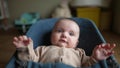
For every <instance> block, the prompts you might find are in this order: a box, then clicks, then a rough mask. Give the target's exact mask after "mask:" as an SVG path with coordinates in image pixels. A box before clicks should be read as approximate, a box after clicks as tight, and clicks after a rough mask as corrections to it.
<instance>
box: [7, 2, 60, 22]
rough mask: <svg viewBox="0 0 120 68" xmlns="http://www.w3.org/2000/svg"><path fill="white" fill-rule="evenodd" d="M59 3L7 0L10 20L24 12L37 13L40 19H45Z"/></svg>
mask: <svg viewBox="0 0 120 68" xmlns="http://www.w3.org/2000/svg"><path fill="white" fill-rule="evenodd" d="M59 3H60V0H8V9H9V15H10V20H11V21H14V20H15V19H16V18H18V17H19V16H20V15H21V14H22V13H24V12H39V13H40V16H41V18H46V17H48V16H49V15H50V14H51V12H52V11H53V9H54V8H55V7H56V6H57V5H58V4H59Z"/></svg>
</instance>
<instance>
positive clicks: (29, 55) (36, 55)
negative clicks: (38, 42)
mask: <svg viewBox="0 0 120 68" xmlns="http://www.w3.org/2000/svg"><path fill="white" fill-rule="evenodd" d="M40 51H41V47H40V46H39V47H37V48H36V49H33V47H32V46H26V47H22V48H18V49H17V58H18V59H19V60H21V61H33V62H38V61H39V59H40Z"/></svg>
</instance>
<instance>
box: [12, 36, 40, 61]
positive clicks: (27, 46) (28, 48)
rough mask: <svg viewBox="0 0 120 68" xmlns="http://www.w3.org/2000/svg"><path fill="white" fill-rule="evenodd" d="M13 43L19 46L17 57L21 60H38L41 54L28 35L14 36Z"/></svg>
mask: <svg viewBox="0 0 120 68" xmlns="http://www.w3.org/2000/svg"><path fill="white" fill-rule="evenodd" d="M13 44H14V46H15V47H16V48H17V57H18V59H20V60H21V61H35V62H37V61H38V57H39V55H38V54H37V55H36V52H35V51H34V49H33V41H32V39H31V38H28V37H27V36H19V37H14V39H13Z"/></svg>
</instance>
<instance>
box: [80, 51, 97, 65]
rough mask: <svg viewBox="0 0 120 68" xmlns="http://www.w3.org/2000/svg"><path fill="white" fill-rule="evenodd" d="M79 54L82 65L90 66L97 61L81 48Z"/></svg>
mask: <svg viewBox="0 0 120 68" xmlns="http://www.w3.org/2000/svg"><path fill="white" fill-rule="evenodd" d="M79 54H80V57H81V66H82V67H88V66H92V65H94V64H96V63H97V62H98V61H97V60H95V59H94V58H92V57H90V56H87V55H86V54H85V51H84V50H83V49H79Z"/></svg>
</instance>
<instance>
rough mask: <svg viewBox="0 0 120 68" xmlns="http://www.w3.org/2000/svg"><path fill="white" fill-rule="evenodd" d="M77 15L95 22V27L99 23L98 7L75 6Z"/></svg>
mask: <svg viewBox="0 0 120 68" xmlns="http://www.w3.org/2000/svg"><path fill="white" fill-rule="evenodd" d="M77 17H82V18H88V19H91V20H93V21H94V22H95V24H96V25H97V27H99V23H100V8H98V7H88V8H86V7H83V8H82V7H79V8H77Z"/></svg>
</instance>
